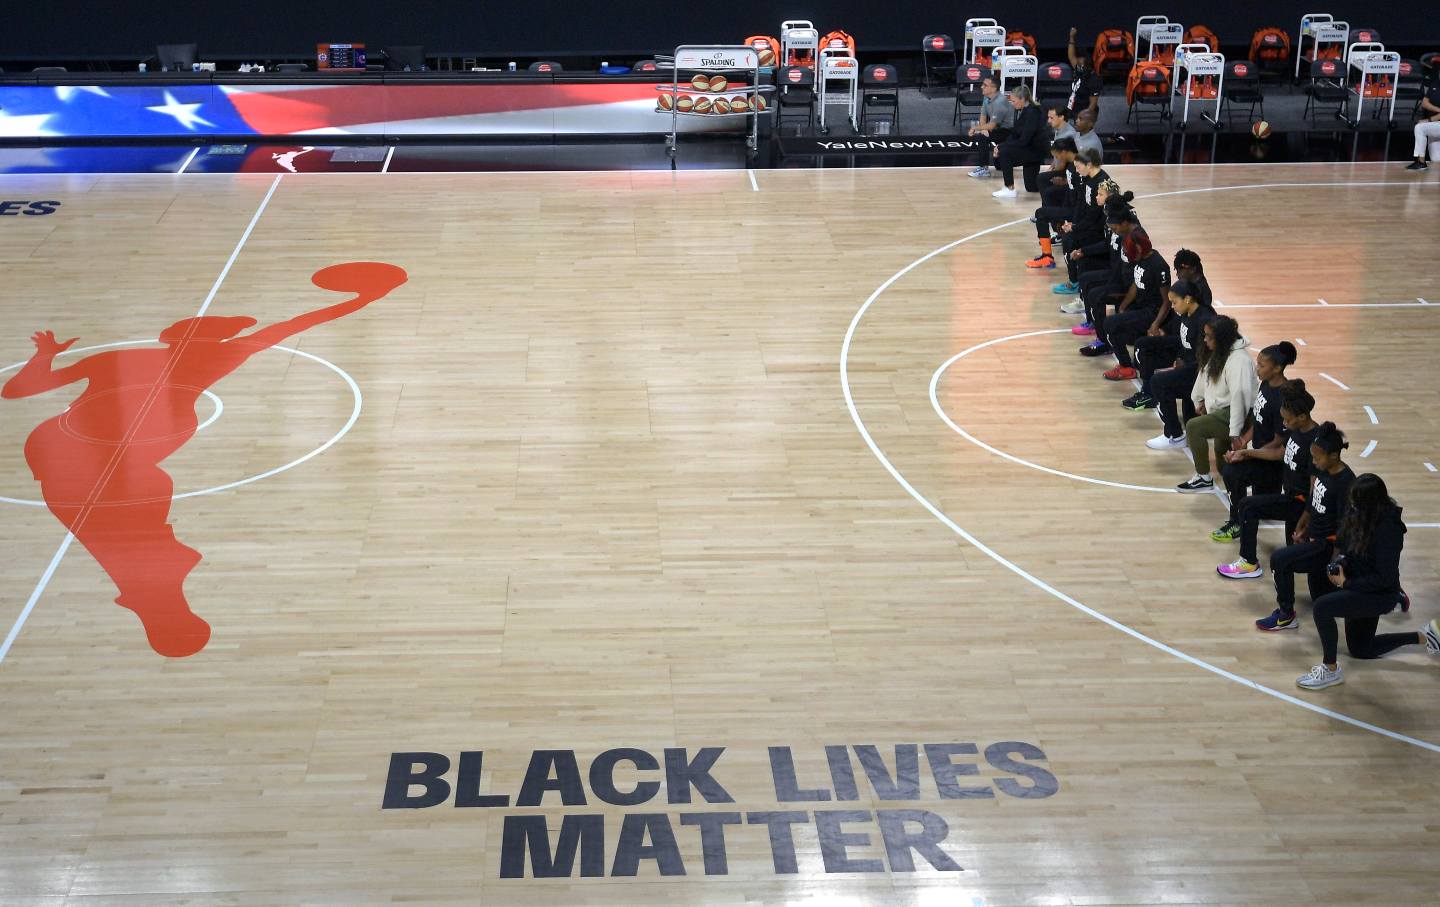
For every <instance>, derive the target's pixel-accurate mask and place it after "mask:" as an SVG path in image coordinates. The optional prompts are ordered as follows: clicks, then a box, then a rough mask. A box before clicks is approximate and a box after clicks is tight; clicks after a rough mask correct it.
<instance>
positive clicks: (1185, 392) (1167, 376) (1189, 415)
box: [1150, 362, 1254, 563]
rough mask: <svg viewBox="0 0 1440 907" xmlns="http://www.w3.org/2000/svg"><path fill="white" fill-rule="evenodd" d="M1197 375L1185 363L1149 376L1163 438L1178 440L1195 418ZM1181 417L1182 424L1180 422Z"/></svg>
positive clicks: (1195, 368)
mask: <svg viewBox="0 0 1440 907" xmlns="http://www.w3.org/2000/svg"><path fill="white" fill-rule="evenodd" d="M1199 374H1200V366H1198V365H1196V364H1195V363H1193V362H1187V363H1185V364H1184V365H1182V366H1180V367H1179V368H1164V369H1160V370H1158V371H1156V372H1155V374H1153V375H1151V376H1150V396H1152V397H1154V398H1155V402H1156V403H1157V404H1158V405H1159V409H1160V423H1161V424H1162V425H1164V426H1165V437H1167V438H1178V437H1180V436H1181V435H1183V434H1185V422H1189V421H1190V420H1191V419H1193V418H1195V404H1194V403H1191V402H1190V391H1192V390H1194V388H1195V379H1196V377H1197V376H1199ZM1176 400H1179V401H1180V412H1179V413H1177V412H1176V411H1175V401H1176ZM1182 417H1183V418H1184V420H1185V421H1184V422H1182V421H1180V420H1181V418H1182ZM1251 563H1254V562H1253V561H1252V562H1251Z"/></svg>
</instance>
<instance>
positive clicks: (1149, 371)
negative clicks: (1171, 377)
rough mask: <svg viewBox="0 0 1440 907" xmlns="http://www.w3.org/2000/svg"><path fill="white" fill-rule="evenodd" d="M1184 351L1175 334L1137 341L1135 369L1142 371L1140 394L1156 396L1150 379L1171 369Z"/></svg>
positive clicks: (1146, 337) (1148, 337)
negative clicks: (1158, 371)
mask: <svg viewBox="0 0 1440 907" xmlns="http://www.w3.org/2000/svg"><path fill="white" fill-rule="evenodd" d="M1184 349H1185V347H1183V346H1181V345H1180V338H1179V337H1177V336H1175V335H1174V334H1162V335H1161V336H1159V337H1150V336H1145V337H1141V338H1140V339H1139V340H1137V341H1135V367H1136V368H1138V369H1139V370H1140V392H1141V393H1143V394H1148V395H1149V396H1151V397H1153V396H1155V395H1154V394H1153V393H1151V392H1150V378H1151V377H1152V376H1154V374H1155V372H1156V371H1157V370H1159V369H1162V368H1170V367H1171V366H1172V365H1173V364H1174V362H1175V360H1176V359H1179V358H1180V353H1181V351H1182V350H1184ZM1187 393H1188V391H1187Z"/></svg>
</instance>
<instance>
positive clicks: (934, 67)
mask: <svg viewBox="0 0 1440 907" xmlns="http://www.w3.org/2000/svg"><path fill="white" fill-rule="evenodd" d="M920 65H921V67H923V69H924V73H925V74H924V77H923V78H922V80H921V87H923V88H933V87H934V86H935V85H936V84H937V83H938V82H939V81H940V80H942V79H943V80H947V81H948V80H949V79H950V78H952V77H953V76H954V75H955V67H956V66H958V65H960V59H959V57H957V56H956V55H955V39H954V38H952V37H950V36H949V35H926V36H925V40H924V41H922V42H920Z"/></svg>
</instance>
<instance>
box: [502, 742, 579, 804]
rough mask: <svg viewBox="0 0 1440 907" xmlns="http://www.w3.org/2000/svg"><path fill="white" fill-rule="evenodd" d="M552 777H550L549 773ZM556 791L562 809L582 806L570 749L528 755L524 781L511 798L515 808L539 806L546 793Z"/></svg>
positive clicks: (577, 771)
mask: <svg viewBox="0 0 1440 907" xmlns="http://www.w3.org/2000/svg"><path fill="white" fill-rule="evenodd" d="M552 770H553V771H554V772H555V777H554V778H551V777H550V773H551V771H552ZM551 790H554V791H559V792H560V802H561V803H564V804H565V805H566V806H584V805H585V786H584V785H583V784H581V783H580V767H579V766H578V765H576V764H575V751H574V750H536V751H535V752H533V753H531V754H530V765H529V766H528V767H527V768H526V769H525V780H524V781H523V782H522V783H521V785H520V793H519V795H518V796H517V797H516V798H515V805H516V806H539V805H540V801H541V800H542V799H543V798H544V796H545V792H546V791H551Z"/></svg>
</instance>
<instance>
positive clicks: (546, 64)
mask: <svg viewBox="0 0 1440 907" xmlns="http://www.w3.org/2000/svg"><path fill="white" fill-rule="evenodd" d="M528 68H529V70H530V71H531V72H564V71H565V67H563V66H561V65H560V64H559V63H556V62H555V61H553V60H536V61H535V62H534V63H531V64H530V66H529V67H528Z"/></svg>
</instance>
